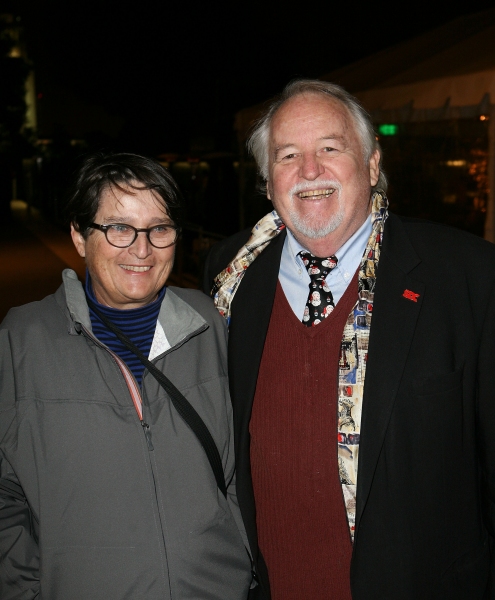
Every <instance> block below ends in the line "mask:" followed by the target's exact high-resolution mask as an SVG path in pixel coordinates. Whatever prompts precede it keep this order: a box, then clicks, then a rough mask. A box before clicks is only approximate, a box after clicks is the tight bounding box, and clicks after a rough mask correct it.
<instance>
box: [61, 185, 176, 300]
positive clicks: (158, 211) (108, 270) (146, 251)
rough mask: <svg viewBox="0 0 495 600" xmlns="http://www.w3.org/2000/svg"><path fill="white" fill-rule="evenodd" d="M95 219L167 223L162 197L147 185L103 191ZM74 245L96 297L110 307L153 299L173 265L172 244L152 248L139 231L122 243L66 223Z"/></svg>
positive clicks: (135, 224) (150, 224)
mask: <svg viewBox="0 0 495 600" xmlns="http://www.w3.org/2000/svg"><path fill="white" fill-rule="evenodd" d="M94 222H95V223H97V224H98V225H107V224H109V223H125V224H127V225H132V226H133V227H136V228H137V229H141V228H148V227H154V226H155V225H161V224H170V223H171V222H172V221H171V219H170V217H169V216H168V215H167V213H166V212H165V208H164V206H163V202H162V201H161V199H158V198H156V197H155V196H154V195H153V194H152V192H151V191H150V190H134V189H133V190H132V193H126V192H124V191H121V190H118V189H111V188H110V189H108V190H106V191H105V192H104V193H103V194H102V196H101V198H100V204H99V208H98V212H97V213H96V216H95V220H94ZM71 235H72V240H73V242H74V245H75V246H76V249H77V251H78V252H79V254H80V256H82V257H83V258H85V259H86V266H87V268H88V271H89V274H90V275H91V280H92V283H93V290H94V293H95V295H96V298H97V300H98V302H100V303H101V304H106V305H108V306H111V307H113V308H120V309H129V308H138V307H140V306H144V305H145V304H149V303H150V302H153V301H154V300H155V298H156V297H157V294H158V292H159V291H160V289H161V288H162V287H163V286H164V285H165V282H166V281H167V279H168V277H169V275H170V272H171V271H172V267H173V264H174V255H175V244H174V245H173V246H170V247H168V248H155V247H154V246H152V245H151V244H150V243H149V241H148V238H147V236H146V234H145V233H139V234H138V236H137V238H136V240H135V241H134V243H133V244H132V245H131V246H129V247H128V248H115V247H114V246H112V245H111V244H109V243H108V242H107V240H106V238H105V234H104V233H103V231H99V230H97V229H91V230H90V233H89V235H88V237H87V238H86V239H84V237H83V236H82V235H81V233H79V232H78V231H76V230H75V229H74V228H73V227H71Z"/></svg>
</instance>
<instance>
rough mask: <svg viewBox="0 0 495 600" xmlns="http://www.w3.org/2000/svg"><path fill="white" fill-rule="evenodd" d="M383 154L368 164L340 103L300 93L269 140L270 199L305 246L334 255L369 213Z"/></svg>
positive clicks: (283, 112)
mask: <svg viewBox="0 0 495 600" xmlns="http://www.w3.org/2000/svg"><path fill="white" fill-rule="evenodd" d="M379 159H380V155H379V153H378V151H376V152H375V154H373V156H372V157H371V159H370V161H369V164H368V163H367V162H366V161H365V159H364V155H363V148H362V143H361V140H360V138H359V136H358V133H357V132H356V130H355V127H354V123H353V121H352V118H351V116H350V114H349V113H348V111H347V109H346V108H345V107H344V106H343V105H342V104H341V103H340V102H338V101H336V100H334V99H332V98H327V97H324V96H321V95H319V94H312V93H307V94H300V95H298V96H295V97H293V98H291V99H290V100H288V101H287V102H286V103H285V104H284V105H283V106H282V107H281V108H280V109H279V110H278V112H277V113H276V114H275V116H274V118H273V121H272V126H271V135H270V148H269V161H270V164H269V179H268V198H269V199H270V200H272V202H273V204H274V206H275V209H276V210H277V212H278V214H279V215H280V217H281V218H282V220H283V221H284V223H285V224H286V225H287V227H288V228H289V229H290V230H291V231H292V232H293V233H294V235H295V236H296V238H297V239H298V240H299V241H300V242H301V244H302V245H303V246H305V247H306V248H308V250H310V251H311V252H313V254H316V255H317V256H329V255H330V254H333V253H335V252H336V251H337V250H338V249H339V248H340V247H341V246H342V245H343V244H344V243H345V242H346V241H347V240H348V239H349V238H350V237H351V236H352V235H353V233H354V232H355V231H357V229H359V227H360V226H361V225H362V224H363V223H364V221H365V219H366V217H367V215H368V214H369V212H370V194H371V186H373V185H375V184H376V183H377V181H378V175H379V169H378V163H379Z"/></svg>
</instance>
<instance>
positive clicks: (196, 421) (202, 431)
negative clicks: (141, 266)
mask: <svg viewBox="0 0 495 600" xmlns="http://www.w3.org/2000/svg"><path fill="white" fill-rule="evenodd" d="M87 301H88V304H90V305H91V308H92V310H93V311H94V312H95V313H96V314H97V315H98V317H99V318H100V319H101V321H102V322H103V323H104V324H105V325H106V326H107V327H108V329H110V330H111V331H113V333H114V334H115V335H116V336H117V337H118V339H119V340H120V341H121V342H122V343H123V344H124V346H126V347H127V348H129V350H131V351H132V352H134V354H135V355H136V356H137V357H138V358H139V360H140V361H141V362H142V363H143V365H144V366H145V367H146V368H147V369H148V371H149V372H150V373H151V374H152V375H153V377H154V378H155V379H156V380H157V381H158V383H159V384H160V385H161V386H162V388H163V389H164V390H165V391H166V392H167V394H168V395H169V396H170V399H171V400H172V404H173V405H174V408H175V410H176V411H177V412H178V413H179V415H180V416H181V417H182V419H183V420H184V421H185V423H186V424H187V425H188V426H189V427H190V428H191V429H192V431H193V433H194V434H195V435H196V437H197V438H198V440H199V442H200V443H201V445H202V446H203V449H204V451H205V452H206V456H207V458H208V461H209V463H210V466H211V468H212V471H213V474H214V475H215V479H216V481H217V485H218V489H219V490H220V491H221V492H222V494H223V495H224V496H227V487H226V485H225V477H224V474H223V467H222V459H221V458H220V453H219V452H218V448H217V446H216V444H215V440H214V439H213V437H212V435H211V433H210V431H209V429H208V427H207V426H206V425H205V423H204V421H203V419H202V418H201V417H200V416H199V414H198V413H197V412H196V410H195V408H194V407H193V406H192V405H191V404H190V402H189V401H188V400H187V399H186V398H185V397H184V396H183V394H182V393H181V392H180V391H179V390H178V389H177V388H176V387H175V385H174V384H173V383H172V382H171V381H170V379H168V377H166V376H165V375H164V374H163V373H162V372H161V371H160V370H159V369H158V368H157V367H155V365H154V364H153V363H152V362H151V361H150V360H148V359H147V358H146V356H144V354H143V353H142V352H141V350H139V348H138V347H137V346H136V345H135V344H133V343H132V342H131V340H130V339H129V338H128V337H127V336H126V335H125V334H124V333H122V331H120V329H119V328H118V327H116V326H115V325H114V324H113V323H112V322H111V321H110V320H109V319H107V317H105V315H104V314H102V313H101V311H99V310H98V308H97V307H96V306H95V304H94V302H92V301H91V300H90V299H89V298H87Z"/></svg>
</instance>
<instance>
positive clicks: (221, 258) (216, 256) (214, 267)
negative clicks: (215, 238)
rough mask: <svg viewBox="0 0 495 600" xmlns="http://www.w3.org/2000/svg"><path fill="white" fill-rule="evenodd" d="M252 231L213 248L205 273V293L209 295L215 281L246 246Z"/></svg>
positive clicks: (226, 239)
mask: <svg viewBox="0 0 495 600" xmlns="http://www.w3.org/2000/svg"><path fill="white" fill-rule="evenodd" d="M250 235H251V229H244V230H243V231H239V232H238V233H235V234H234V235H231V236H229V237H227V238H225V239H223V240H221V241H220V242H217V243H216V244H215V245H214V246H212V247H211V249H210V251H209V252H208V255H207V257H206V261H205V265H204V272H203V282H202V285H203V291H204V292H205V293H206V294H209V292H210V290H211V287H212V284H213V279H214V278H215V277H216V276H217V275H218V274H219V273H221V272H222V271H223V270H224V269H225V267H226V266H227V265H228V264H229V262H230V261H231V260H232V259H233V258H234V256H235V255H236V254H237V253H238V252H239V250H240V249H241V248H242V247H243V246H244V245H245V244H246V242H247V241H248V240H249V237H250Z"/></svg>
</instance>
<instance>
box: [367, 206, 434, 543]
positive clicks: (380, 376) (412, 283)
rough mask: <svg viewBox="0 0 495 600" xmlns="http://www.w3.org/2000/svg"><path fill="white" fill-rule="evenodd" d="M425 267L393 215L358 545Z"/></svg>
mask: <svg viewBox="0 0 495 600" xmlns="http://www.w3.org/2000/svg"><path fill="white" fill-rule="evenodd" d="M419 263H420V259H419V257H418V256H417V254H416V252H415V250H414V248H413V247H412V245H411V243H410V241H409V238H408V236H407V233H406V231H405V230H404V227H403V225H402V222H401V221H400V219H399V218H398V217H396V216H395V215H392V214H391V215H389V218H388V220H387V223H386V225H385V231H384V236H383V249H382V254H381V257H380V263H379V265H378V273H377V283H376V292H375V297H374V303H373V317H372V320H371V331H370V341H369V347H368V363H367V366H366V379H365V385H364V397H363V414H362V418H361V441H360V447H359V473H358V482H357V507H356V540H357V537H358V529H359V522H360V519H361V515H362V513H363V509H364V506H365V505H366V501H367V498H368V495H369V492H370V488H371V484H372V481H373V474H374V471H375V467H376V463H377V461H378V458H379V454H380V450H381V447H382V444H383V440H384V437H385V434H386V431H387V426H388V422H389V419H390V415H391V413H392V409H393V405H394V401H395V398H396V394H397V390H398V389H399V385H400V381H401V378H402V373H403V370H404V366H405V364H406V360H407V356H408V352H409V348H410V345H411V342H412V338H413V335H414V330H415V327H416V322H417V318H418V315H419V312H420V310H421V305H422V301H423V297H424V293H425V285H424V283H423V282H422V281H419V280H418V279H415V278H414V277H412V276H411V275H410V271H411V270H412V269H414V268H415V267H416V266H417V265H418V264H419Z"/></svg>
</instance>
